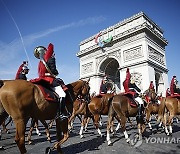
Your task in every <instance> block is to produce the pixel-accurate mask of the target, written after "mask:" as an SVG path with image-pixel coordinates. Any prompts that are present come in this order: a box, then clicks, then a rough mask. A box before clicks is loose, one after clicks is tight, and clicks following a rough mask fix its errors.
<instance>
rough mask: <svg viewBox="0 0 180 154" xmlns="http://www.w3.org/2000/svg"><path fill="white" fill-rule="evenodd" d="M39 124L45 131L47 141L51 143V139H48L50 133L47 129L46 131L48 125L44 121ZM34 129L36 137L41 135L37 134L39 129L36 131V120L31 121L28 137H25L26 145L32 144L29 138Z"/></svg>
mask: <svg viewBox="0 0 180 154" xmlns="http://www.w3.org/2000/svg"><path fill="white" fill-rule="evenodd" d="M41 123H42V124H43V126H44V127H45V129H46V130H45V131H46V137H47V141H49V142H51V137H50V133H49V129H48V124H47V123H46V121H44V120H43V121H41ZM34 127H35V128H36V133H37V135H38V136H40V135H41V133H40V132H39V129H38V120H36V119H31V126H30V129H29V133H28V136H27V140H28V144H32V140H31V136H32V132H33V129H34Z"/></svg>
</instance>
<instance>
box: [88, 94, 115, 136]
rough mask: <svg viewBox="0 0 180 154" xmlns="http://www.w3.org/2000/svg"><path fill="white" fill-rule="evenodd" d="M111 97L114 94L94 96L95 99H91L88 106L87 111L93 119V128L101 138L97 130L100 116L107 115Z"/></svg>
mask: <svg viewBox="0 0 180 154" xmlns="http://www.w3.org/2000/svg"><path fill="white" fill-rule="evenodd" d="M113 96H114V94H105V95H104V96H96V97H93V98H92V99H91V101H90V103H89V104H88V108H89V111H90V112H91V114H92V115H93V117H94V125H95V128H96V130H97V132H98V134H99V135H100V136H103V135H102V133H101V131H100V129H99V120H100V116H101V115H108V112H109V106H110V103H111V101H112V98H113ZM111 126H112V125H111ZM111 129H112V127H111Z"/></svg>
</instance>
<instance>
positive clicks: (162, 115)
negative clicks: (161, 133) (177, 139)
mask: <svg viewBox="0 0 180 154" xmlns="http://www.w3.org/2000/svg"><path fill="white" fill-rule="evenodd" d="M160 106H161V108H160V109H159V116H158V122H159V121H160V120H161V119H163V124H164V127H165V133H166V134H167V135H170V134H172V132H173V130H172V123H173V118H174V117H175V116H178V115H180V95H179V96H177V97H175V96H168V97H163V98H162V100H161V105H160ZM167 113H168V114H169V116H168V119H167V117H166V116H167ZM167 125H169V131H168V128H167Z"/></svg>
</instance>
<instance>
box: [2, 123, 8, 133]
mask: <svg viewBox="0 0 180 154" xmlns="http://www.w3.org/2000/svg"><path fill="white" fill-rule="evenodd" d="M2 127H3V131H5V132H6V133H7V134H9V130H8V129H7V128H6V125H5V121H4V122H3V123H2Z"/></svg>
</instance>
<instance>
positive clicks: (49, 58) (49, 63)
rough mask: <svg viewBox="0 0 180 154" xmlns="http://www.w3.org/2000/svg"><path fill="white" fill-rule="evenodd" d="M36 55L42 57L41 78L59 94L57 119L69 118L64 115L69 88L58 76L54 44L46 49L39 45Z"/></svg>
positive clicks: (39, 71) (40, 63) (39, 70)
mask: <svg viewBox="0 0 180 154" xmlns="http://www.w3.org/2000/svg"><path fill="white" fill-rule="evenodd" d="M34 55H35V57H36V58H38V59H40V61H39V65H38V74H39V79H40V80H45V81H46V82H47V83H48V85H49V86H50V87H52V88H53V90H54V91H55V92H56V93H57V94H58V95H59V97H60V99H59V107H58V110H57V115H56V119H57V118H60V119H61V120H63V119H64V118H67V116H66V115H64V112H65V96H66V93H65V91H66V90H67V89H68V88H67V87H66V86H65V84H64V82H63V80H62V79H60V78H56V76H57V75H58V74H59V73H58V70H57V69H56V59H55V53H54V45H53V44H52V43H50V44H49V45H48V48H47V49H46V48H45V47H44V46H38V47H36V48H35V49H34Z"/></svg>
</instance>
